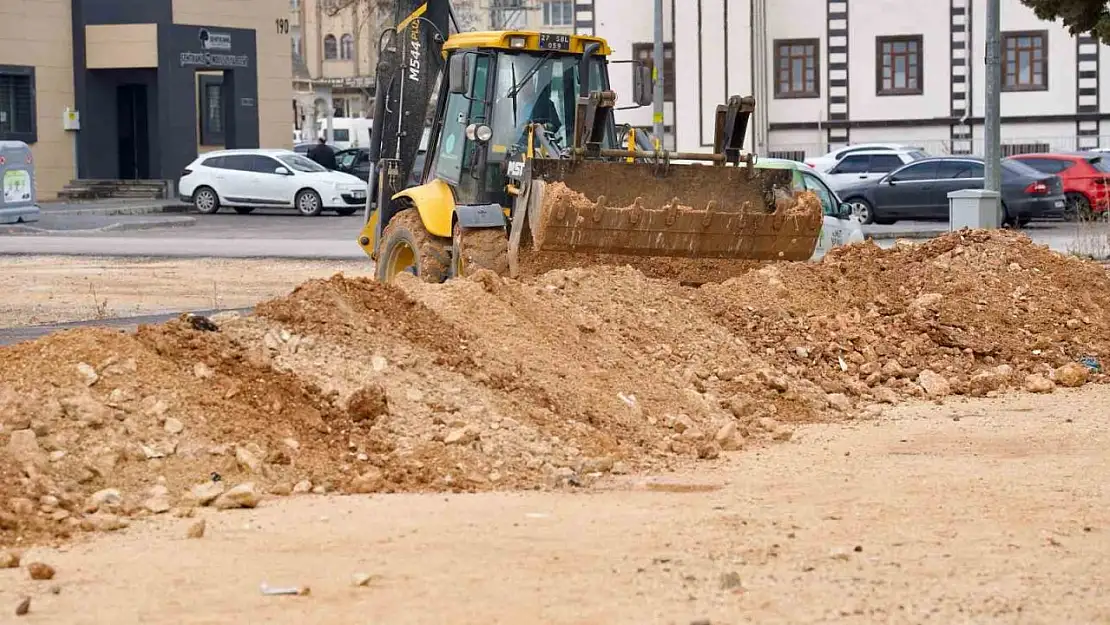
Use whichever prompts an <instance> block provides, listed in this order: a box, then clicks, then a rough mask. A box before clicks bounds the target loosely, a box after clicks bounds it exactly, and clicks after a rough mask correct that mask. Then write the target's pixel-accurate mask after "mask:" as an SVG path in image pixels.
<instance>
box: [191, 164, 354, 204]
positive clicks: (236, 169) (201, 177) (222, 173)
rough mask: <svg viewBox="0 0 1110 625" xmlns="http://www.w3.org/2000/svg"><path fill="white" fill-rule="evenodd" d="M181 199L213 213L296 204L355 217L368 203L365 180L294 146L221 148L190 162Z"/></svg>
mask: <svg viewBox="0 0 1110 625" xmlns="http://www.w3.org/2000/svg"><path fill="white" fill-rule="evenodd" d="M177 189H178V194H179V195H180V197H181V200H182V201H183V202H186V203H191V204H192V205H193V206H194V207H196V209H197V212H199V213H201V214H204V215H211V214H212V213H215V212H216V211H218V210H220V208H221V207H223V206H227V207H229V208H232V209H234V210H235V212H237V213H240V214H244V215H245V214H247V213H249V212H251V211H253V210H254V209H256V208H259V207H290V206H292V207H294V208H296V209H297V212H299V213H300V214H302V215H305V216H307V217H314V216H316V215H319V214H320V213H322V212H324V211H326V210H330V211H335V212H337V213H339V214H340V215H353V214H354V213H355V212H357V211H359V210H362V208H363V207H364V206H365V205H366V183H365V182H363V181H362V180H360V179H359V178H358V177H357V176H352V175H351V174H346V173H343V172H340V171H331V170H329V169H326V168H324V167H322V166H320V165H319V164H318V163H316V161H313V160H312V159H310V158H308V157H306V156H302V155H300V154H296V153H294V152H292V151H290V150H220V151H216V152H207V153H205V154H201V155H200V156H199V157H197V159H196V160H195V161H193V162H192V163H189V165H188V166H187V167H186V168H185V170H184V171H183V172H181V179H180V180H179V181H178V183H177Z"/></svg>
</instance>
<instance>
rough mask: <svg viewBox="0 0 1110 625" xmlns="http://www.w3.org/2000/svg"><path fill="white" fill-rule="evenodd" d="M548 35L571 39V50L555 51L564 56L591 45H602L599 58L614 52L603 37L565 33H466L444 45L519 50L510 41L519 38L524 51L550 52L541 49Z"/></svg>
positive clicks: (452, 48)
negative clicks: (542, 36)
mask: <svg viewBox="0 0 1110 625" xmlns="http://www.w3.org/2000/svg"><path fill="white" fill-rule="evenodd" d="M541 34H544V35H548V36H554V37H568V38H569V39H570V49H568V50H554V52H563V53H564V54H582V51H583V50H585V48H586V46H587V45H589V44H591V43H598V44H601V47H600V48H598V50H597V52H596V54H598V55H599V56H609V55H610V54H612V53H613V50H612V49H611V48H610V47H609V43H608V42H606V41H605V40H604V39H602V38H601V37H588V36H585V35H568V34H563V33H541V32H540V31H537V30H487V31H478V32H465V33H455V34H453V35H451V36H450V37H448V38H447V41H445V42H444V44H443V51H444V52H446V51H448V50H474V49H477V48H497V49H502V50H518V49H521V48H513V47H512V46H511V45H510V43H509V42H510V40H512V39H513V38H517V37H524V40H525V44H524V48H523V49H524V50H527V51H530V52H549V51H551V50H548V49H546V48H540V35H541Z"/></svg>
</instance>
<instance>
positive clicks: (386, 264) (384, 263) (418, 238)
mask: <svg viewBox="0 0 1110 625" xmlns="http://www.w3.org/2000/svg"><path fill="white" fill-rule="evenodd" d="M450 245H451V242H450V240H447V239H441V238H440V237H436V236H432V235H431V234H430V233H428V231H427V230H425V229H424V222H423V221H422V220H421V219H420V213H418V212H416V209H415V208H408V209H405V210H403V211H401V212H399V213H397V214H396V215H394V216H393V217H392V218H391V219H390V220H389V223H388V224H386V226H385V228H384V229H383V230H382V243H381V247H380V248H379V253H378V264H377V267H376V271H375V274H376V275H377V278H378V281H379V282H383V283H389V282H392V281H393V280H394V279H395V278H396V277H397V276H398V275H400V274H402V273H410V274H413V275H415V276H416V277H417V278H419V279H420V280H421V281H423V282H432V283H438V282H443V281H444V280H446V279H447V273H448V263H449V262H450V258H449V257H448V252H447V249H448V246H450Z"/></svg>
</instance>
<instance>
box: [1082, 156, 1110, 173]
mask: <svg viewBox="0 0 1110 625" xmlns="http://www.w3.org/2000/svg"><path fill="white" fill-rule="evenodd" d="M1087 162H1088V163H1090V164H1091V167H1094V168H1095V169H1096V170H1097V171H1100V172H1102V173H1104V174H1110V163H1108V162H1106V158H1104V157H1102V156H1096V157H1094V158H1089V159H1087Z"/></svg>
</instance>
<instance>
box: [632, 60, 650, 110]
mask: <svg viewBox="0 0 1110 625" xmlns="http://www.w3.org/2000/svg"><path fill="white" fill-rule="evenodd" d="M651 74H652V71H651V68H650V67H648V66H647V65H644V64H643V63H639V64H637V65H636V67H635V68H634V69H633V70H632V94H633V97H632V100H633V101H634V102H635V103H636V104H637V105H639V106H650V105H651V103H652V101H653V100H654V96H655V84H654V81H653V80H652V76H651Z"/></svg>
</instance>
